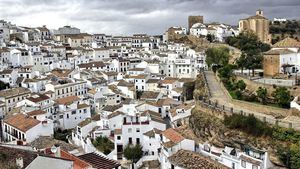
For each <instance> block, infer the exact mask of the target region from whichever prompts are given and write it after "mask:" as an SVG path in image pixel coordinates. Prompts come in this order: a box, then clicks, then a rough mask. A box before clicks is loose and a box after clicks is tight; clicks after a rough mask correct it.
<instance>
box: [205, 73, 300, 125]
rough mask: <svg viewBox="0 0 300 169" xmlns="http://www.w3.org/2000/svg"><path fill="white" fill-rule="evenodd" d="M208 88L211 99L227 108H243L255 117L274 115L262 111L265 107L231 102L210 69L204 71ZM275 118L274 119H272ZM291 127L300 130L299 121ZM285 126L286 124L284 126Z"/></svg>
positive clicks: (271, 117) (270, 116) (270, 117)
mask: <svg viewBox="0 0 300 169" xmlns="http://www.w3.org/2000/svg"><path fill="white" fill-rule="evenodd" d="M205 75H206V79H207V83H208V88H209V90H210V93H211V99H210V100H211V101H214V102H215V101H217V102H218V104H219V105H224V106H226V107H228V108H234V110H239V111H240V110H243V112H245V113H247V114H254V115H255V116H257V117H262V116H264V117H267V118H269V119H274V116H272V115H270V114H266V113H263V112H268V110H269V108H267V109H268V110H267V111H264V110H263V108H261V107H253V105H245V104H243V105H239V104H237V103H233V102H232V101H231V99H230V98H229V96H228V95H227V94H226V93H225V91H224V90H223V88H222V87H221V84H220V83H219V82H218V81H217V79H216V77H215V75H214V73H213V72H212V71H206V72H205ZM274 120H275V119H274ZM283 121H285V122H286V123H289V122H290V121H289V122H288V121H286V120H283ZM293 123H294V124H293V128H295V129H297V130H300V123H299V122H293ZM284 127H286V126H284Z"/></svg>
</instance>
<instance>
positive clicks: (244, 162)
mask: <svg viewBox="0 0 300 169" xmlns="http://www.w3.org/2000/svg"><path fill="white" fill-rule="evenodd" d="M242 167H244V168H246V161H244V160H242Z"/></svg>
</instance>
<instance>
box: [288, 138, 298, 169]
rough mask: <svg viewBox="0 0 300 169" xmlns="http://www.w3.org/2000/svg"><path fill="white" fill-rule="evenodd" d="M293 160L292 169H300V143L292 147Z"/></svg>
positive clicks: (291, 160) (291, 161)
mask: <svg viewBox="0 0 300 169" xmlns="http://www.w3.org/2000/svg"><path fill="white" fill-rule="evenodd" d="M290 152H291V158H290V165H291V169H299V168H300V143H296V144H292V145H291V146H290Z"/></svg>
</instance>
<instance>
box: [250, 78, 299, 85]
mask: <svg viewBox="0 0 300 169" xmlns="http://www.w3.org/2000/svg"><path fill="white" fill-rule="evenodd" d="M254 81H255V82H257V83H262V84H267V85H277V86H288V87H291V86H294V85H296V82H295V80H284V79H267V78H261V79H256V80H254Z"/></svg>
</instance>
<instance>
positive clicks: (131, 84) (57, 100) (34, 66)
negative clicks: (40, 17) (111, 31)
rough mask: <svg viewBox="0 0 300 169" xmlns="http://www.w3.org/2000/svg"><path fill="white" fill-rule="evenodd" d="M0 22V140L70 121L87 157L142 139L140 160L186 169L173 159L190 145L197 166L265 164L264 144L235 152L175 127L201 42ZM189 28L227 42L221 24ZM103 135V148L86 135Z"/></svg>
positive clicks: (187, 107)
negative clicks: (3, 85)
mask: <svg viewBox="0 0 300 169" xmlns="http://www.w3.org/2000/svg"><path fill="white" fill-rule="evenodd" d="M0 24H1V25H0V46H1V47H0V80H1V81H2V82H4V83H7V84H8V85H9V86H10V88H9V89H3V90H1V91H0V115H1V119H2V123H1V124H2V131H1V141H2V142H5V143H10V144H18V145H26V144H30V143H32V142H34V141H35V140H36V139H38V138H39V137H47V136H48V137H53V134H54V132H55V131H57V130H58V129H61V130H72V134H71V135H70V136H68V138H67V139H68V141H69V143H70V144H73V145H76V146H79V147H82V150H83V153H87V154H88V155H86V157H85V155H83V156H82V158H87V159H89V158H88V157H90V156H93V157H94V155H91V154H89V153H94V152H96V153H97V154H100V155H101V156H105V157H106V158H109V159H114V160H126V158H125V157H124V155H123V151H124V148H125V147H126V146H127V145H136V144H140V145H141V146H142V147H143V157H142V158H141V159H140V160H139V161H138V162H137V163H136V164H135V166H136V167H139V166H142V165H143V164H145V163H147V162H149V161H153V160H154V161H158V162H159V163H160V166H161V168H164V169H171V168H188V166H184V165H185V164H186V163H185V162H183V163H182V161H180V160H179V159H184V158H189V157H184V154H189V153H195V154H196V155H195V157H197V158H199V159H198V160H197V161H200V163H199V162H198V163H199V166H200V167H201V165H203V164H207V166H212V168H214V167H218V166H219V167H222V168H227V167H229V168H249V167H252V168H253V169H256V168H257V169H267V167H268V166H269V163H267V162H268V159H267V157H268V155H267V153H266V152H259V154H257V153H256V152H252V150H250V149H249V150H247V151H245V152H239V151H238V150H234V152H235V153H233V149H231V148H229V147H226V148H225V149H220V148H219V149H218V148H214V147H213V146H210V145H209V144H208V143H198V142H197V141H195V140H193V139H189V138H185V137H184V136H183V134H182V133H180V132H179V131H177V129H178V127H180V126H182V125H184V124H187V123H188V118H189V116H190V115H191V111H192V109H193V108H194V106H195V103H194V102H193V101H188V100H187V98H186V96H187V93H185V92H186V90H184V88H185V84H186V83H191V82H193V81H194V80H195V78H196V76H197V74H198V73H199V71H200V70H202V69H206V68H207V66H206V63H205V52H204V51H202V52H196V51H195V50H193V49H191V48H189V47H188V46H186V45H184V44H181V43H169V42H165V41H164V39H163V36H148V35H146V34H136V35H133V36H110V35H105V34H94V35H91V34H87V33H81V32H80V30H79V29H78V28H74V27H70V26H65V27H62V28H59V29H58V30H49V29H47V27H46V26H42V27H38V28H28V27H19V26H16V25H12V24H10V23H9V22H5V21H0ZM202 27H203V30H198V28H199V29H200V28H201V29H202ZM204 29H206V31H205V30H204ZM208 29H215V32H214V31H212V30H209V31H208ZM177 30H178V31H179V32H177V33H178V34H186V33H187V30H186V29H181V31H180V29H179V28H178V29H177ZM190 34H193V35H195V36H205V35H207V34H214V35H215V37H216V38H217V39H218V40H219V41H223V38H224V37H225V36H232V35H233V34H234V31H233V30H231V29H229V27H227V26H226V25H222V24H221V25H203V24H202V25H201V24H195V25H194V26H193V27H192V28H191V30H190ZM100 136H102V137H107V138H108V139H109V140H110V141H111V142H113V143H114V148H113V150H112V151H111V152H110V153H109V154H106V155H104V154H103V152H101V151H100V150H98V149H97V148H96V147H95V146H94V145H93V144H92V141H93V140H94V139H96V138H97V137H100ZM55 150H56V149H55ZM229 150H230V151H229ZM51 151H52V150H51ZM215 151H216V152H215ZM55 152H56V151H55ZM54 154H55V153H54ZM204 156H206V157H204ZM179 157H180V158H179ZM193 157H194V156H193ZM72 158H73V157H72ZM129 160H130V159H129ZM215 161H218V162H219V163H220V164H219V163H217V162H215ZM192 162H193V161H192ZM197 165H198V164H197Z"/></svg>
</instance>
